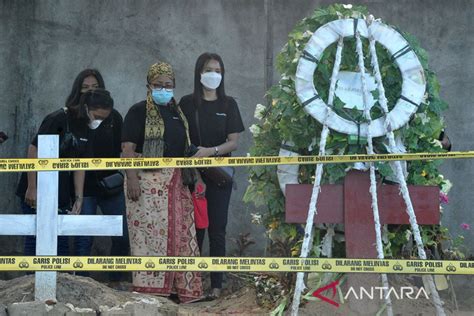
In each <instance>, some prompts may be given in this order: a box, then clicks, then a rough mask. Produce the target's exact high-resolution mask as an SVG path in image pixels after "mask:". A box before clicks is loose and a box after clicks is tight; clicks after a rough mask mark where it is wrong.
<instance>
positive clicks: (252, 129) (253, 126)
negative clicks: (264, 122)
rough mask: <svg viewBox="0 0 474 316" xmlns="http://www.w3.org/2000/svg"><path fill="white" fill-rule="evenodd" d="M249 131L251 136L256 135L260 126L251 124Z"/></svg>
mask: <svg viewBox="0 0 474 316" xmlns="http://www.w3.org/2000/svg"><path fill="white" fill-rule="evenodd" d="M249 131H250V133H252V135H253V136H257V135H258V134H259V133H260V127H259V126H258V125H256V124H252V126H250V127H249Z"/></svg>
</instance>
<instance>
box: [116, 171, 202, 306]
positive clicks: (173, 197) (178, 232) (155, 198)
mask: <svg viewBox="0 0 474 316" xmlns="http://www.w3.org/2000/svg"><path fill="white" fill-rule="evenodd" d="M138 176H139V181H140V189H141V195H140V198H139V200H138V201H132V200H130V199H127V221H128V230H129V234H130V248H131V253H132V255H133V256H196V257H197V256H199V248H198V244H197V240H196V228H195V225H194V206H193V202H192V197H191V193H190V192H189V189H188V188H187V187H185V186H184V185H183V184H182V180H181V170H179V169H171V168H170V169H158V170H153V171H147V172H144V171H139V173H138ZM126 186H127V183H125V189H126ZM133 287H134V291H137V292H142V293H148V294H156V295H163V296H169V295H170V294H172V293H175V294H177V295H178V297H179V299H180V301H181V302H182V303H187V302H192V301H196V300H198V299H200V298H202V292H203V291H202V282H201V276H200V273H198V272H158V271H140V272H133Z"/></svg>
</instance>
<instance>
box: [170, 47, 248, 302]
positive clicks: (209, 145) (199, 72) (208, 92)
mask: <svg viewBox="0 0 474 316" xmlns="http://www.w3.org/2000/svg"><path fill="white" fill-rule="evenodd" d="M224 74H225V70H224V63H223V62H222V58H221V57H220V56H219V55H217V54H212V53H204V54H202V55H201V56H199V58H198V59H197V61H196V67H195V72H194V92H193V93H192V94H190V95H187V96H184V97H183V98H182V99H181V101H180V103H179V105H180V107H181V109H182V110H183V112H184V114H185V115H186V118H187V119H188V122H189V131H190V136H191V141H192V143H193V144H194V145H198V148H199V151H198V152H197V153H196V154H195V157H210V156H230V153H231V152H232V151H234V150H236V149H237V143H238V140H239V133H241V132H243V131H244V129H245V128H244V125H243V123H242V118H241V117H240V112H239V108H238V106H237V103H236V102H235V100H234V99H233V98H232V97H229V96H227V95H226V94H225V89H224ZM203 180H204V182H205V183H206V187H207V188H206V198H207V203H208V204H207V206H208V215H209V227H208V229H207V232H208V235H209V249H210V256H211V257H215V256H217V257H223V256H225V234H226V226H227V214H228V208H229V201H230V195H231V192H232V185H228V186H225V187H220V186H218V185H217V184H215V183H213V182H212V181H211V180H210V179H206V178H205V176H204V177H203ZM204 234H205V229H198V231H197V236H198V242H199V248H200V249H202V243H203V240H204ZM222 278H223V274H222V273H211V288H212V292H211V294H210V298H216V297H218V296H219V295H220V289H221V288H222Z"/></svg>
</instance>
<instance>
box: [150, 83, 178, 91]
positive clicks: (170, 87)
mask: <svg viewBox="0 0 474 316" xmlns="http://www.w3.org/2000/svg"><path fill="white" fill-rule="evenodd" d="M150 87H151V88H152V89H153V90H158V91H161V90H163V89H165V91H166V92H172V91H173V86H171V85H166V86H162V85H160V84H153V83H150Z"/></svg>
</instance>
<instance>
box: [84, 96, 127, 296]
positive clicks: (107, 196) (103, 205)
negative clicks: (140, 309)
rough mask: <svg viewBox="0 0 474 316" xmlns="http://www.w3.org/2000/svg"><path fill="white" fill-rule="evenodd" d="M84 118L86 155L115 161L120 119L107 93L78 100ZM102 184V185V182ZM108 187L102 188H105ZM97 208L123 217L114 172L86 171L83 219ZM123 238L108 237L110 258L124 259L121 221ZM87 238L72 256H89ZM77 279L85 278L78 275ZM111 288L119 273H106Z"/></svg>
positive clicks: (117, 177) (89, 239)
mask: <svg viewBox="0 0 474 316" xmlns="http://www.w3.org/2000/svg"><path fill="white" fill-rule="evenodd" d="M80 105H81V109H83V111H84V112H85V113H84V116H87V117H88V118H89V124H88V137H87V138H88V140H89V142H88V145H89V146H88V151H87V157H91V158H118V157H120V152H121V134H122V124H123V119H122V116H121V115H120V113H119V112H117V110H115V109H114V108H113V106H114V101H113V99H112V97H111V96H110V93H109V92H108V91H107V90H104V89H101V88H98V89H94V90H90V91H87V92H86V93H84V94H83V95H82V97H81V99H80ZM104 181H105V182H104ZM106 183H107V184H108V186H104V185H105V184H106ZM97 206H99V207H100V209H101V211H102V213H103V214H104V215H122V216H124V215H125V196H124V192H123V176H122V174H121V173H120V172H119V171H117V170H107V171H86V178H85V184H84V199H83V203H82V211H81V214H83V215H95V214H96V213H97ZM123 224H124V226H123V236H117V237H112V249H111V252H110V254H111V255H112V256H127V255H128V250H129V244H128V231H127V221H126V218H125V216H124V218H123ZM91 246H92V237H91V236H81V237H76V238H75V250H76V251H75V255H77V256H90V254H91ZM81 275H87V274H86V273H82V274H81ZM109 278H110V281H111V282H112V284H111V285H112V286H113V287H117V286H118V285H119V284H116V283H117V282H119V281H120V279H124V278H126V275H125V274H123V273H110V274H109Z"/></svg>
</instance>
